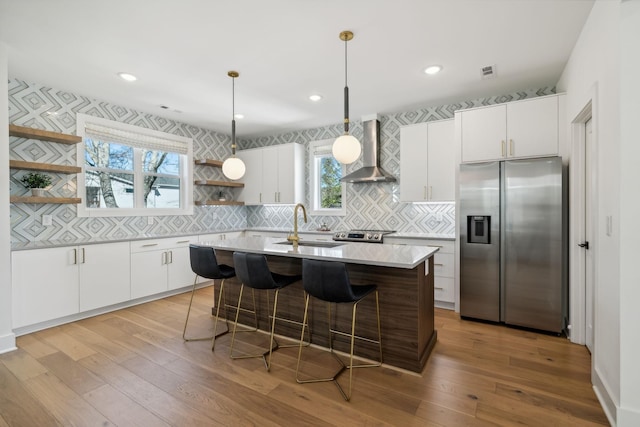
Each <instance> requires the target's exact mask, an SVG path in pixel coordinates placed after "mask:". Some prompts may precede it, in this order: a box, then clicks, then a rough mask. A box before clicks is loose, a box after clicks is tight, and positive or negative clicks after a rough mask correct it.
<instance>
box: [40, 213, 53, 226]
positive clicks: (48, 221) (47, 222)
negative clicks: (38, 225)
mask: <svg viewBox="0 0 640 427" xmlns="http://www.w3.org/2000/svg"><path fill="white" fill-rule="evenodd" d="M42 225H53V218H52V217H51V215H42Z"/></svg>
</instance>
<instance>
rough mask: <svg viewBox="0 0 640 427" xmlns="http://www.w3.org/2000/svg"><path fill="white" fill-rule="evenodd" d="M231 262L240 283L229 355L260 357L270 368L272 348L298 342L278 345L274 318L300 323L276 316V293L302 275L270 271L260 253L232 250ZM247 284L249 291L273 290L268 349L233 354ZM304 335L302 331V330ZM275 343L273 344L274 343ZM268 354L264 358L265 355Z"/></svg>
mask: <svg viewBox="0 0 640 427" xmlns="http://www.w3.org/2000/svg"><path fill="white" fill-rule="evenodd" d="M233 264H234V267H235V269H236V273H237V274H238V279H240V282H241V283H242V286H241V287H240V295H239V296H238V304H237V306H236V307H237V309H236V318H235V323H234V326H233V333H232V335H231V349H230V352H229V355H230V357H231V358H232V359H248V358H254V357H262V359H263V360H264V363H265V367H266V368H267V371H269V370H270V369H271V355H272V354H273V351H274V350H277V349H278V348H279V347H282V348H284V347H297V346H298V344H297V343H296V344H293V345H286V346H284V345H283V346H279V345H278V342H277V340H276V339H275V338H274V336H273V335H274V332H275V327H276V319H278V320H282V321H286V322H289V323H295V324H298V325H302V324H301V323H300V322H297V321H295V320H291V319H286V318H282V317H277V316H276V315H277V309H278V294H279V293H280V290H281V289H283V288H285V287H287V286H289V285H291V284H293V283H295V282H297V281H299V280H300V279H301V278H302V276H300V275H294V276H287V275H283V274H278V273H272V272H271V271H270V270H269V266H268V265H267V257H266V256H264V255H261V254H250V253H244V252H234V253H233ZM245 286H248V287H250V288H251V292H253V291H254V290H255V289H263V290H267V291H269V290H275V295H274V301H273V314H271V315H269V319H270V320H271V322H270V331H269V350H267V351H264V352H263V353H260V354H252V355H246V356H235V355H234V353H233V347H234V343H235V335H236V327H237V326H238V314H239V313H240V303H241V301H242V293H243V292H244V287H245ZM253 307H254V309H255V308H256V305H255V297H254V300H253ZM267 307H269V294H268V293H267ZM303 337H304V331H303ZM274 343H275V345H274ZM267 354H268V355H269V357H268V358H266V355H267Z"/></svg>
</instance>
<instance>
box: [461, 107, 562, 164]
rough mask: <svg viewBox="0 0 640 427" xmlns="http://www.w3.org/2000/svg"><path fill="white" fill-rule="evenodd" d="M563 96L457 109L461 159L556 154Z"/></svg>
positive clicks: (490, 158)
mask: <svg viewBox="0 0 640 427" xmlns="http://www.w3.org/2000/svg"><path fill="white" fill-rule="evenodd" d="M562 96H564V95H551V96H545V97H539V98H533V99H525V100H522V101H515V102H509V103H505V104H500V105H495V106H489V107H480V108H474V109H470V110H462V111H458V112H456V120H459V121H460V122H461V125H460V129H461V141H460V144H461V145H460V147H461V154H462V162H463V163H469V162H480V161H487V160H505V159H512V158H513V159H516V158H527V157H543V156H557V155H558V153H559V144H560V141H559V125H558V123H559V102H560V97H562Z"/></svg>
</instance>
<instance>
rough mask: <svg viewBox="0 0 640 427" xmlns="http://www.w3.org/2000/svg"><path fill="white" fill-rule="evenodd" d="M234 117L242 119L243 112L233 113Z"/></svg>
mask: <svg viewBox="0 0 640 427" xmlns="http://www.w3.org/2000/svg"><path fill="white" fill-rule="evenodd" d="M233 117H235V118H236V119H244V114H240V113H236V114H234V115H233Z"/></svg>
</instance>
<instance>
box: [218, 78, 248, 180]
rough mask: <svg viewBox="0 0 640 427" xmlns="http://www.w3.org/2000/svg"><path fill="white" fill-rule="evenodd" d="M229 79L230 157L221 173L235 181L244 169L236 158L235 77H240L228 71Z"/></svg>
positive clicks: (223, 165)
mask: <svg viewBox="0 0 640 427" xmlns="http://www.w3.org/2000/svg"><path fill="white" fill-rule="evenodd" d="M227 75H228V76H229V77H231V81H232V82H233V83H232V86H231V87H232V91H231V94H232V95H231V96H232V98H231V99H232V104H231V105H232V109H231V110H232V115H231V117H232V119H231V157H229V158H228V159H227V160H225V161H224V163H223V164H222V173H223V174H224V176H226V177H227V178H229V179H232V180H236V179H240V178H242V177H243V176H244V172H245V170H246V167H245V165H244V162H243V161H242V160H241V159H239V158H237V157H236V85H235V82H236V77H238V76H239V75H240V73H238V72H237V71H229V72H228V73H227Z"/></svg>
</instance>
